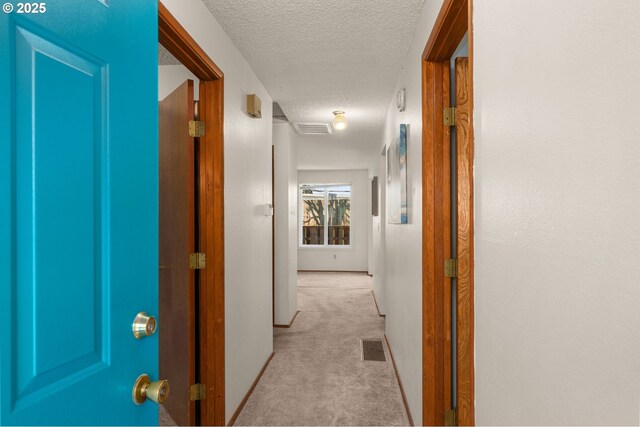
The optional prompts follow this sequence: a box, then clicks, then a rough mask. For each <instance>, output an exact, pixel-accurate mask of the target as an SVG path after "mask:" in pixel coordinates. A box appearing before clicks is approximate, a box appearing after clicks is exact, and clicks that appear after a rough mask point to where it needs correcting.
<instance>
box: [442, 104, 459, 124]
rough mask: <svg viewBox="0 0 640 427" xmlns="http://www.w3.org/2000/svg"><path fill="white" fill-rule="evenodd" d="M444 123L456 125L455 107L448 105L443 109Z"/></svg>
mask: <svg viewBox="0 0 640 427" xmlns="http://www.w3.org/2000/svg"><path fill="white" fill-rule="evenodd" d="M444 125H445V126H455V125H456V107H449V108H445V109H444Z"/></svg>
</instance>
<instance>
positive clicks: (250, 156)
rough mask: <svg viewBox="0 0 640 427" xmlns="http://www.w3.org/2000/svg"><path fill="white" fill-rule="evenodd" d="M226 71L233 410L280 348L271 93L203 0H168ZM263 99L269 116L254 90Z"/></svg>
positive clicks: (229, 389)
mask: <svg viewBox="0 0 640 427" xmlns="http://www.w3.org/2000/svg"><path fill="white" fill-rule="evenodd" d="M162 3H163V4H164V5H165V6H166V7H167V8H168V9H169V11H170V12H171V13H172V14H173V15H174V16H175V17H176V18H177V20H178V21H179V22H180V23H181V24H182V25H183V26H184V27H185V28H186V29H187V31H188V32H189V33H190V34H191V36H192V37H193V38H194V39H195V40H196V41H197V42H198V44H200V46H201V47H202V48H203V49H204V51H205V52H207V54H208V55H209V56H210V57H211V59H213V61H214V62H215V63H216V64H217V65H218V67H220V69H221V70H222V71H223V73H224V115H225V117H224V139H225V158H224V162H225V165H224V168H225V174H224V179H225V310H226V313H225V339H226V346H225V352H226V381H225V384H226V417H227V420H228V419H229V418H230V417H231V416H232V415H233V412H234V411H235V410H236V408H237V406H238V404H239V403H240V401H241V400H242V398H243V396H244V395H245V393H246V392H247V391H248V390H249V387H251V384H252V383H253V381H254V380H255V378H256V376H257V374H258V372H259V371H260V369H261V368H262V366H263V365H264V363H265V361H266V360H267V358H268V357H269V355H270V354H271V352H272V351H273V337H272V326H271V325H272V319H271V301H272V300H271V217H268V216H265V215H264V204H265V203H269V202H270V201H271V139H272V136H273V135H272V123H271V114H272V112H271V103H272V100H271V97H270V96H269V94H268V93H267V92H266V90H265V88H264V86H263V85H262V83H260V81H259V80H258V78H257V77H256V75H255V73H254V72H253V71H252V70H251V68H250V67H249V65H248V64H247V62H246V61H245V59H244V58H243V57H242V55H241V54H240V52H238V50H237V49H236V48H235V47H234V46H233V44H232V43H231V41H230V40H229V38H228V37H227V35H226V34H225V33H224V32H223V31H222V28H221V27H220V25H219V24H218V22H216V20H215V19H214V18H213V17H212V15H211V13H210V12H209V10H208V9H207V8H206V7H205V6H204V4H203V3H202V1H200V0H163V1H162ZM250 93H256V94H258V96H259V97H260V98H261V99H262V115H263V118H262V119H254V118H251V117H249V116H248V115H247V114H246V101H245V99H246V95H247V94H250Z"/></svg>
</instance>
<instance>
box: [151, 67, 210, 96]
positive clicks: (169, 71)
mask: <svg viewBox="0 0 640 427" xmlns="http://www.w3.org/2000/svg"><path fill="white" fill-rule="evenodd" d="M188 79H191V80H193V99H194V100H198V99H200V97H199V95H198V94H199V92H200V86H199V82H200V81H199V80H198V78H197V77H196V76H194V75H193V73H192V72H191V71H189V70H188V69H187V67H185V66H184V65H182V64H178V65H160V66H158V101H162V100H163V99H165V98H166V97H167V95H169V94H170V93H171V92H173V91H174V90H175V89H176V88H177V87H178V86H180V85H181V84H182V83H184V81H185V80H188Z"/></svg>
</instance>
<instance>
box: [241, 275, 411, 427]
mask: <svg viewBox="0 0 640 427" xmlns="http://www.w3.org/2000/svg"><path fill="white" fill-rule="evenodd" d="M298 309H299V310H300V313H299V314H298V316H297V317H296V319H295V321H294V323H293V325H292V326H291V328H288V329H275V330H274V352H275V356H274V358H273V359H272V360H271V363H270V364H269V366H268V367H267V369H266V370H265V372H264V375H263V376H262V378H261V380H260V381H259V383H258V384H257V386H256V388H255V390H254V391H253V393H252V395H251V396H250V397H249V399H248V401H247V403H246V405H245V407H244V408H243V410H242V411H241V413H240V414H239V416H238V418H237V420H236V422H235V425H265V426H266V425H309V426H317V425H363V426H364V425H367V426H370V425H389V426H390V425H408V423H409V420H408V417H407V413H406V410H405V407H404V404H403V402H402V395H401V393H400V389H399V386H398V382H397V380H396V377H395V372H394V369H393V365H392V363H391V358H390V356H389V349H388V348H387V347H386V343H385V352H386V355H387V361H386V362H373V361H372V362H369V361H362V360H361V346H360V340H361V339H381V340H383V341H384V318H382V317H380V316H378V313H377V311H376V307H375V304H374V300H373V295H372V293H371V280H370V278H369V277H368V276H367V275H366V274H358V273H299V274H298Z"/></svg>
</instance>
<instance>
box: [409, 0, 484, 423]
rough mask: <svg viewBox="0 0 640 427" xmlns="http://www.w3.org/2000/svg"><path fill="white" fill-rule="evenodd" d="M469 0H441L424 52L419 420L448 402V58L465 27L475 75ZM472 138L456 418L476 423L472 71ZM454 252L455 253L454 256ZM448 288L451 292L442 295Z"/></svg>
mask: <svg viewBox="0 0 640 427" xmlns="http://www.w3.org/2000/svg"><path fill="white" fill-rule="evenodd" d="M472 10H473V0H445V1H444V3H443V5H442V8H441V9H440V13H439V15H438V18H437V20H436V23H435V25H434V27H433V30H432V32H431V35H430V36H429V40H428V41H427V44H426V46H425V49H424V52H423V55H422V61H421V63H422V165H423V167H422V184H423V185H422V200H423V201H422V203H423V209H422V224H423V228H422V230H423V231H422V232H423V235H422V294H423V299H422V408H423V415H422V417H423V419H422V422H423V424H424V425H444V422H445V420H444V414H445V411H446V410H447V409H449V407H448V405H449V404H450V397H449V396H450V394H451V392H450V380H449V383H447V376H448V375H450V362H448V359H449V357H450V348H451V347H450V343H451V334H450V328H449V326H448V325H447V322H448V321H449V318H448V313H447V309H446V304H448V303H449V301H450V299H449V297H450V291H448V289H450V286H449V279H448V278H446V277H445V276H444V260H445V259H447V258H450V257H452V256H451V246H450V237H449V236H450V228H449V227H450V226H449V221H450V220H449V215H450V212H449V210H450V209H449V206H450V196H449V194H450V193H449V186H450V183H449V181H450V180H449V170H450V168H449V161H450V158H449V155H448V147H449V139H450V130H449V128H448V127H445V126H444V123H443V110H444V108H445V107H448V106H449V105H450V104H449V101H450V99H449V98H450V94H449V84H450V82H449V80H450V79H449V63H450V59H451V57H452V56H453V53H454V52H455V50H456V48H457V47H458V45H459V43H460V41H461V40H462V38H463V37H464V35H465V33H468V35H469V67H470V68H469V70H470V74H471V76H473V28H472ZM470 80H471V81H470V86H469V95H470V112H469V120H470V124H469V127H470V129H469V135H470V141H469V145H468V147H466V148H467V149H466V150H463V151H462V152H461V150H460V149H459V150H458V158H457V168H458V169H457V170H458V172H457V208H458V225H457V230H458V233H457V245H458V253H457V254H455V255H457V260H458V287H457V295H456V300H457V310H458V318H457V330H458V334H457V335H458V337H457V349H458V354H457V355H456V358H457V365H458V381H457V401H458V405H457V411H456V412H457V424H458V425H474V424H475V411H474V409H475V408H474V288H473V285H474V276H473V244H474V242H473V77H471V79H470ZM455 255H454V256H453V257H456V256H455ZM447 294H449V295H447Z"/></svg>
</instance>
